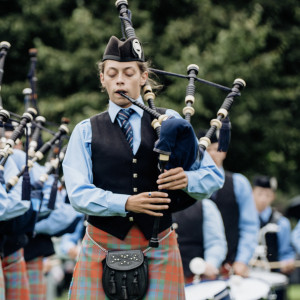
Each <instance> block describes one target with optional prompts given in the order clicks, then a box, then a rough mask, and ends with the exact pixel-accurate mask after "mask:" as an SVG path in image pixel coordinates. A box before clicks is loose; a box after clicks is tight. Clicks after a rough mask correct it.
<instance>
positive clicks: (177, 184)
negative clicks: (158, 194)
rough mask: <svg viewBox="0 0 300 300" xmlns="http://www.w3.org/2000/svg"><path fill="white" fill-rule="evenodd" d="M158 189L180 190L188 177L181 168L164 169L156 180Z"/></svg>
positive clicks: (185, 185)
mask: <svg viewBox="0 0 300 300" xmlns="http://www.w3.org/2000/svg"><path fill="white" fill-rule="evenodd" d="M156 183H157V184H158V189H159V190H180V189H183V188H185V187H187V185H188V178H187V176H186V174H185V172H184V170H183V168H181V167H178V168H174V169H170V170H165V171H164V173H162V174H160V175H159V176H158V180H157V181H156Z"/></svg>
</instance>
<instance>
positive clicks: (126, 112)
mask: <svg viewBox="0 0 300 300" xmlns="http://www.w3.org/2000/svg"><path fill="white" fill-rule="evenodd" d="M133 113H134V110H133V109H132V108H129V109H121V110H120V111H119V112H118V118H119V119H120V120H121V121H124V120H125V121H128V120H129V118H130V116H131V115H132V114H133Z"/></svg>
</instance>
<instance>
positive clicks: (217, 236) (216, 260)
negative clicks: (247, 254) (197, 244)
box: [202, 199, 227, 269]
mask: <svg viewBox="0 0 300 300" xmlns="http://www.w3.org/2000/svg"><path fill="white" fill-rule="evenodd" d="M202 211H203V243H204V245H203V246H204V247H203V248H204V260H205V261H206V262H208V263H210V264H211V265H213V266H215V267H216V268H217V269H218V268H219V267H220V266H221V264H222V262H223V261H224V259H225V258H226V254H227V242H226V236H225V229H224V224H223V219H222V216H221V213H220V211H219V209H218V207H217V205H216V204H215V203H214V202H213V201H212V200H209V199H203V200H202Z"/></svg>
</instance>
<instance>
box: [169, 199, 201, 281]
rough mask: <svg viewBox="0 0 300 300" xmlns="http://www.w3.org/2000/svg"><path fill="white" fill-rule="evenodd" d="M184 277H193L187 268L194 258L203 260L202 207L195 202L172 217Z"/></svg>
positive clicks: (199, 202)
mask: <svg viewBox="0 0 300 300" xmlns="http://www.w3.org/2000/svg"><path fill="white" fill-rule="evenodd" d="M172 217H173V224H174V223H176V224H177V226H176V225H174V228H175V229H176V233H177V241H178V245H179V249H180V254H181V258H182V265H183V271H184V276H185V277H190V276H192V275H194V274H193V273H192V272H191V270H190V267H189V264H190V261H191V260H192V259H193V258H195V257H201V258H204V247H203V245H204V242H203V205H202V201H197V202H196V203H195V204H194V205H192V206H190V207H189V208H187V209H185V210H182V211H180V212H176V213H174V214H173V215H172Z"/></svg>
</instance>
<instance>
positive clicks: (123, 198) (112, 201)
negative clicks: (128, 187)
mask: <svg viewBox="0 0 300 300" xmlns="http://www.w3.org/2000/svg"><path fill="white" fill-rule="evenodd" d="M129 197H130V195H124V194H112V195H111V196H110V197H109V210H110V211H111V212H112V213H117V214H121V215H123V216H126V214H127V212H126V210H125V204H126V202H127V199H128V198H129Z"/></svg>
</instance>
